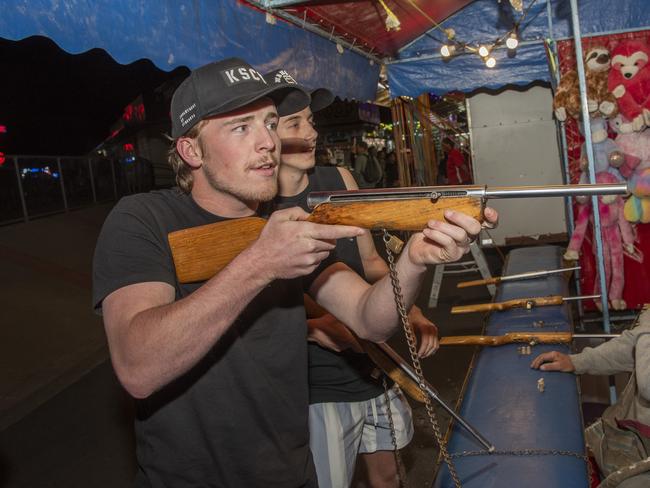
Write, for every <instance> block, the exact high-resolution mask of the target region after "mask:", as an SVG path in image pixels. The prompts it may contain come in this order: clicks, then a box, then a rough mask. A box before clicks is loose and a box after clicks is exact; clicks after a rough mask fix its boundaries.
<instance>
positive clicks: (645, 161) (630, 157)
mask: <svg viewBox="0 0 650 488" xmlns="http://www.w3.org/2000/svg"><path fill="white" fill-rule="evenodd" d="M609 125H610V127H611V128H612V130H614V132H616V133H617V136H616V144H618V147H619V149H620V150H621V151H622V152H623V159H624V163H623V165H621V167H620V168H619V170H620V172H621V174H622V175H623V176H624V177H625V178H626V179H627V180H628V185H629V188H630V190H631V191H632V192H633V193H634V194H633V195H632V196H630V198H628V199H627V201H626V202H625V218H626V219H627V220H628V221H630V222H634V223H636V222H641V223H648V222H650V199H649V198H647V197H644V198H641V197H642V195H650V129H646V130H643V131H640V132H639V131H635V130H634V125H633V124H632V123H631V122H630V121H629V120H627V119H626V118H625V117H623V116H622V115H621V114H619V115H617V116H616V117H615V118H613V119H612V120H610V122H609Z"/></svg>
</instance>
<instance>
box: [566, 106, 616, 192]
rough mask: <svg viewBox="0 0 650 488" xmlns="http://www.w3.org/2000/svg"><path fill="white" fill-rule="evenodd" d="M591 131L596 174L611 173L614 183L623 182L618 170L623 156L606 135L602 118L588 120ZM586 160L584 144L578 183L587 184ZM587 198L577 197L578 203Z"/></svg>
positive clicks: (604, 122)
mask: <svg viewBox="0 0 650 488" xmlns="http://www.w3.org/2000/svg"><path fill="white" fill-rule="evenodd" d="M589 127H590V129H591V143H592V144H591V145H592V147H593V150H594V167H595V170H596V171H595V172H596V174H598V173H602V172H608V173H611V174H612V175H613V176H614V178H615V179H616V181H624V179H623V176H622V175H621V173H620V172H619V170H618V168H619V167H620V166H621V165H622V164H623V162H624V156H623V152H622V151H621V149H620V148H619V147H618V144H617V143H616V142H615V141H613V140H612V139H610V138H609V135H608V134H607V122H606V121H605V119H603V118H600V117H598V118H593V119H589ZM580 133H581V134H583V135H584V127H583V125H582V124H580ZM587 166H588V159H587V148H586V144H583V145H582V148H581V150H580V169H581V170H582V173H581V174H580V181H579V182H580V183H589V178H588V173H587ZM588 199H589V197H577V198H576V200H577V201H578V203H585V202H586V201H587V200H588Z"/></svg>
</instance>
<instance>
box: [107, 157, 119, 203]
mask: <svg viewBox="0 0 650 488" xmlns="http://www.w3.org/2000/svg"><path fill="white" fill-rule="evenodd" d="M109 162H110V165H111V174H112V175H113V197H114V199H115V200H116V201H117V177H116V176H115V160H114V159H109Z"/></svg>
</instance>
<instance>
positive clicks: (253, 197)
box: [201, 158, 278, 202]
mask: <svg viewBox="0 0 650 488" xmlns="http://www.w3.org/2000/svg"><path fill="white" fill-rule="evenodd" d="M274 159H275V158H274ZM201 168H202V169H203V173H204V174H205V179H206V180H207V182H208V184H209V185H210V186H211V187H212V188H213V189H214V190H216V191H218V192H221V193H226V194H228V195H231V196H233V197H235V198H237V199H238V200H240V201H242V202H268V201H271V200H273V199H274V198H275V196H276V195H277V193H278V178H277V171H276V174H275V177H274V178H273V180H272V181H269V185H268V186H267V187H266V188H263V189H257V190H256V189H255V188H251V187H245V188H235V187H234V186H233V185H231V184H230V183H229V182H228V181H222V180H221V179H220V178H219V176H218V170H216V171H214V170H213V169H212V168H211V167H210V166H209V165H206V164H203V165H202V166H201ZM276 168H277V167H276Z"/></svg>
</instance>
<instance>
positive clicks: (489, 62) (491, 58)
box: [485, 56, 497, 68]
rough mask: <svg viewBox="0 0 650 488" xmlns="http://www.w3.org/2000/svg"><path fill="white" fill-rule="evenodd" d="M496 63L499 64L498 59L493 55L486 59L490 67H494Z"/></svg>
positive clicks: (486, 64) (486, 63)
mask: <svg viewBox="0 0 650 488" xmlns="http://www.w3.org/2000/svg"><path fill="white" fill-rule="evenodd" d="M496 65H497V60H496V59H494V58H493V57H492V56H490V57H489V58H487V59H486V60H485V66H487V67H488V68H494V67H495V66H496Z"/></svg>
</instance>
